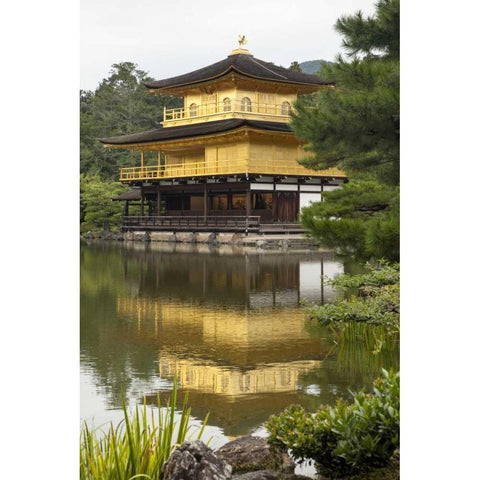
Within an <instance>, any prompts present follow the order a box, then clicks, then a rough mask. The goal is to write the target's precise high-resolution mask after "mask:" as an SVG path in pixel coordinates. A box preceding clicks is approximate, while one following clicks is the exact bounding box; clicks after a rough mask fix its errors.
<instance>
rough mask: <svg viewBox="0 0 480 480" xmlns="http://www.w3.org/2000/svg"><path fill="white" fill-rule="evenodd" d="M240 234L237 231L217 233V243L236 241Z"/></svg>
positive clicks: (239, 238)
mask: <svg viewBox="0 0 480 480" xmlns="http://www.w3.org/2000/svg"><path fill="white" fill-rule="evenodd" d="M241 238H242V236H241V235H239V234H238V233H217V242H218V243H228V244H232V243H238V242H239V241H240V240H241Z"/></svg>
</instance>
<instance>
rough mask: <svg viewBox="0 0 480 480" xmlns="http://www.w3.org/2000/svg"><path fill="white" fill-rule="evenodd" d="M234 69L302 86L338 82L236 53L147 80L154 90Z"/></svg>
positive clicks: (212, 77) (203, 79) (249, 74)
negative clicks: (161, 78)
mask: <svg viewBox="0 0 480 480" xmlns="http://www.w3.org/2000/svg"><path fill="white" fill-rule="evenodd" d="M230 72H237V73H239V74H242V75H244V76H247V77H252V78H256V79H261V80H267V81H271V82H282V83H294V84H301V85H334V82H329V81H326V80H322V79H321V78H320V77H318V76H317V75H310V74H308V73H302V72H296V71H294V70H289V69H288V68H284V67H279V66H277V65H274V64H273V63H268V62H264V61H263V60H259V59H258V58H255V57H254V56H253V55H249V54H248V55H247V54H243V53H241V54H232V55H229V56H228V57H227V58H226V59H224V60H221V61H220V62H216V63H213V64H212V65H209V66H208V67H203V68H200V69H199V70H194V71H193V72H190V73H185V74H184V75H179V76H177V77H171V78H166V79H164V80H157V81H153V82H144V85H145V86H146V87H148V88H151V89H167V88H173V87H182V86H188V85H193V84H196V83H201V82H204V81H207V80H214V79H217V78H220V77H223V76H224V75H227V74H228V73H230Z"/></svg>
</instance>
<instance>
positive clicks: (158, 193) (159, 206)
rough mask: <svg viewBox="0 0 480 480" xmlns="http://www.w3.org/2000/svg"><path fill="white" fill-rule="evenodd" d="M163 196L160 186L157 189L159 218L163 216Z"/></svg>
mask: <svg viewBox="0 0 480 480" xmlns="http://www.w3.org/2000/svg"><path fill="white" fill-rule="evenodd" d="M160 200H161V195H160V185H159V186H158V187H157V216H158V217H159V216H160V215H161V214H162V206H161V203H160Z"/></svg>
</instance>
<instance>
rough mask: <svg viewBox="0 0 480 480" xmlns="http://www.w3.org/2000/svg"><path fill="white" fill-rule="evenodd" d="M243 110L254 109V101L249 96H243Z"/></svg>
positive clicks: (249, 110)
mask: <svg viewBox="0 0 480 480" xmlns="http://www.w3.org/2000/svg"><path fill="white" fill-rule="evenodd" d="M241 110H242V112H251V111H252V101H251V100H250V99H249V98H248V97H243V98H242V103H241Z"/></svg>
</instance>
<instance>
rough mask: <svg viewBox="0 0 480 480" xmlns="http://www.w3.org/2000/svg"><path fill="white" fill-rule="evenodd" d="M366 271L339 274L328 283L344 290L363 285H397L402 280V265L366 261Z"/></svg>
mask: <svg viewBox="0 0 480 480" xmlns="http://www.w3.org/2000/svg"><path fill="white" fill-rule="evenodd" d="M365 269H366V270H367V271H366V273H360V274H357V275H346V274H344V275H338V276H337V277H335V278H332V279H330V280H328V284H329V285H332V286H334V287H335V288H339V289H342V290H350V289H352V288H356V289H358V288H362V287H383V286H384V285H395V284H398V283H399V282H400V265H399V264H398V263H392V264H389V263H387V262H384V261H382V262H379V263H377V264H373V263H366V264H365Z"/></svg>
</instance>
